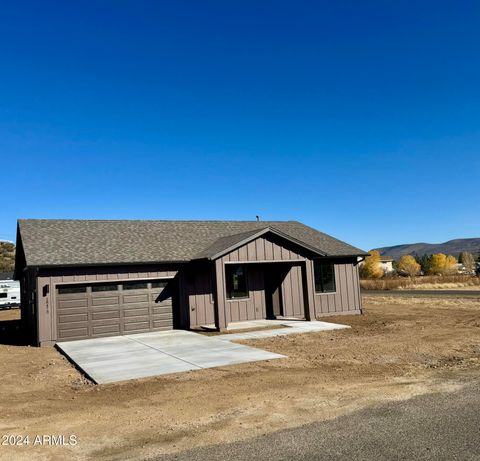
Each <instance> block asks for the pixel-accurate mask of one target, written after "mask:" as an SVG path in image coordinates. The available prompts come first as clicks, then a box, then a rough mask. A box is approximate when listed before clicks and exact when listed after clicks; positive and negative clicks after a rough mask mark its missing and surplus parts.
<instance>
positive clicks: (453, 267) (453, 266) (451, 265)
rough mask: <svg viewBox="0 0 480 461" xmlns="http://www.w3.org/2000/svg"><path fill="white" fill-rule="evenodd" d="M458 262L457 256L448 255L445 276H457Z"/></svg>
mask: <svg viewBox="0 0 480 461" xmlns="http://www.w3.org/2000/svg"><path fill="white" fill-rule="evenodd" d="M457 264H458V260H457V258H455V256H452V255H448V256H447V260H446V261H445V272H444V273H445V274H455V273H457V272H458V269H457Z"/></svg>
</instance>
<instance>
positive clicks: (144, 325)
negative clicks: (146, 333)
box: [124, 321, 150, 332]
mask: <svg viewBox="0 0 480 461" xmlns="http://www.w3.org/2000/svg"><path fill="white" fill-rule="evenodd" d="M149 329H150V322H149V321H145V322H134V323H126V324H125V327H124V330H125V331H126V332H127V331H129V332H131V331H136V330H149Z"/></svg>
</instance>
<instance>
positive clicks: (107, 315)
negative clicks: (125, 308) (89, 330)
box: [92, 308, 120, 321]
mask: <svg viewBox="0 0 480 461" xmlns="http://www.w3.org/2000/svg"><path fill="white" fill-rule="evenodd" d="M102 319H117V320H118V319H120V310H119V309H118V308H117V309H115V310H113V309H112V310H110V311H99V312H92V320H93V321H95V320H102Z"/></svg>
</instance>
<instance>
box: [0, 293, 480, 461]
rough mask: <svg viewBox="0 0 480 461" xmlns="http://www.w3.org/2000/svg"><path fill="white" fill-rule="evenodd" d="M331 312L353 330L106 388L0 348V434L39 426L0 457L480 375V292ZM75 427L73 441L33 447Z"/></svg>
mask: <svg viewBox="0 0 480 461" xmlns="http://www.w3.org/2000/svg"><path fill="white" fill-rule="evenodd" d="M12 315H15V312H14V311H12V312H9V311H5V312H0V333H1V325H2V320H5V321H6V317H7V318H8V317H9V316H10V318H12V317H11V316H12ZM326 320H328V321H332V322H337V323H345V324H348V325H351V326H352V328H351V329H349V330H340V331H327V332H317V333H307V334H302V335H290V336H283V337H278V338H268V339H263V340H254V341H246V342H245V343H246V344H249V345H252V346H254V347H255V346H256V347H260V348H263V349H266V350H269V351H273V352H278V353H281V354H286V355H287V356H288V358H286V359H281V360H272V361H267V362H258V363H253V364H246V365H235V366H229V367H224V368H216V369H209V370H201V371H194V372H188V373H183V374H176V375H169V376H163V377H157V378H151V379H145V380H140V381H130V382H125V383H120V384H112V385H102V386H94V385H92V384H90V383H89V382H88V381H86V380H85V379H83V378H82V376H81V375H80V374H79V373H78V372H77V371H76V370H75V368H73V367H72V366H71V365H70V364H69V362H68V361H67V360H66V359H64V358H63V357H62V356H61V355H60V354H59V353H58V352H57V351H56V350H55V349H53V348H41V349H39V348H31V347H25V346H14V345H0V376H1V393H0V415H1V417H0V436H1V435H2V434H20V435H26V434H29V435H30V444H29V445H25V446H15V447H12V446H2V445H0V459H2V460H3V459H4V460H17V459H21V460H27V459H28V460H31V459H45V460H64V459H76V460H87V459H96V460H114V459H115V460H116V459H123V460H128V459H142V458H148V457H152V456H155V455H159V454H162V453H171V452H176V451H180V450H183V449H187V448H191V447H194V446H201V445H206V444H214V443H222V442H227V441H233V440H240V439H247V438H249V437H252V436H257V435H261V434H265V433H267V432H270V431H275V430H278V429H282V428H287V427H293V426H299V425H301V424H304V423H308V422H312V421H319V420H325V419H330V418H334V417H336V416H339V415H343V414H347V413H349V412H352V411H354V410H356V409H360V408H363V407H366V406H369V405H372V404H375V403H380V402H385V401H389V400H399V399H407V398H410V397H412V396H415V395H419V394H425V393H431V392H440V391H446V392H448V391H450V390H456V389H458V388H460V387H461V386H463V385H464V384H465V383H467V382H469V381H471V380H473V379H480V300H479V299H471V298H470V299H467V298H455V299H452V298H450V299H441V298H435V299H433V298H432V299H428V298H399V297H395V298H393V297H392V298H388V297H375V298H373V297H372V298H366V299H365V310H364V315H362V316H339V317H330V318H328V319H326ZM0 342H2V341H0ZM71 434H74V435H75V436H76V439H77V445H75V446H64V447H58V446H57V447H52V446H40V445H35V446H34V445H33V441H34V440H35V439H34V437H35V435H65V436H66V439H68V437H69V436H70V435H71Z"/></svg>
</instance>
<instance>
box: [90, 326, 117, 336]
mask: <svg viewBox="0 0 480 461" xmlns="http://www.w3.org/2000/svg"><path fill="white" fill-rule="evenodd" d="M106 335H110V336H118V335H120V326H119V325H118V324H117V325H94V326H93V327H92V336H106Z"/></svg>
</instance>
